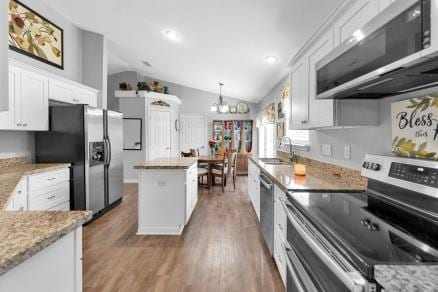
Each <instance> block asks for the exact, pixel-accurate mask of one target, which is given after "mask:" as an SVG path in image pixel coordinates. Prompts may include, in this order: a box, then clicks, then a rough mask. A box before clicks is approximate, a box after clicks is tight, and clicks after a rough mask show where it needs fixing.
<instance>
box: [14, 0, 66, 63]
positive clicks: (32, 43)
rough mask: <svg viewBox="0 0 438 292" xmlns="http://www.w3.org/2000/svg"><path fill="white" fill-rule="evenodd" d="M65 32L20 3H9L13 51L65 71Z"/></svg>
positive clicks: (15, 0) (15, 1)
mask: <svg viewBox="0 0 438 292" xmlns="http://www.w3.org/2000/svg"><path fill="white" fill-rule="evenodd" d="M63 41H64V40H63V30H62V29H61V28H59V27H58V26H57V25H55V24H53V23H52V22H50V21H49V20H47V19H46V18H44V17H43V16H41V15H40V14H38V13H37V12H35V11H33V10H32V9H31V8H29V7H27V6H26V5H24V4H22V3H20V2H19V1H17V0H10V1H9V48H10V49H11V50H14V51H16V52H19V53H21V54H24V55H26V56H29V57H32V58H35V59H37V60H40V61H42V62H44V63H47V64H50V65H52V66H55V67H58V68H60V69H64V52H63Z"/></svg>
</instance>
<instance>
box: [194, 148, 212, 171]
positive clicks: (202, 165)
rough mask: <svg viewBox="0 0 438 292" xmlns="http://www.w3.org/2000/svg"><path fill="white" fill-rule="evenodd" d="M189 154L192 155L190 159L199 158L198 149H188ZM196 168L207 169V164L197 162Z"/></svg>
mask: <svg viewBox="0 0 438 292" xmlns="http://www.w3.org/2000/svg"><path fill="white" fill-rule="evenodd" d="M190 153H191V154H192V157H199V148H196V149H190ZM198 167H199V168H205V169H208V163H199V162H198Z"/></svg>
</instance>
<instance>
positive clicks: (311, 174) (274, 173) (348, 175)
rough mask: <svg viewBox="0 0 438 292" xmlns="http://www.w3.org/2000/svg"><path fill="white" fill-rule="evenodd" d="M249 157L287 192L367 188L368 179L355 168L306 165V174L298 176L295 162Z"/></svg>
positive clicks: (348, 190)
mask: <svg viewBox="0 0 438 292" xmlns="http://www.w3.org/2000/svg"><path fill="white" fill-rule="evenodd" d="M248 158H249V159H250V160H251V161H253V162H254V163H255V164H256V165H257V166H258V167H259V168H260V169H261V170H262V171H263V172H264V173H265V174H267V175H268V177H270V178H271V179H272V180H273V181H274V183H276V185H277V186H278V187H280V189H282V190H283V191H285V192H287V191H294V192H360V191H364V190H366V188H367V180H366V179H365V178H363V177H361V176H360V174H359V173H358V172H357V171H354V170H351V171H348V170H343V171H339V168H338V167H335V166H333V169H332V170H331V169H327V168H324V169H320V168H317V167H315V166H312V165H306V175H305V176H296V175H294V166H293V164H290V165H287V164H286V165H284V164H283V165H278V164H267V163H264V162H263V161H261V160H259V158H258V157H257V156H248ZM354 172H356V173H357V174H354ZM352 173H353V174H352Z"/></svg>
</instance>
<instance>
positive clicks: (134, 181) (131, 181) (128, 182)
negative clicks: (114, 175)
mask: <svg viewBox="0 0 438 292" xmlns="http://www.w3.org/2000/svg"><path fill="white" fill-rule="evenodd" d="M123 182H124V183H125V184H138V179H125V180H123Z"/></svg>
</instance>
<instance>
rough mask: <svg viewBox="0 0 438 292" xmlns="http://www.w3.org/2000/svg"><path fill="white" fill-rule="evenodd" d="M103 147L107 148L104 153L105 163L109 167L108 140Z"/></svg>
mask: <svg viewBox="0 0 438 292" xmlns="http://www.w3.org/2000/svg"><path fill="white" fill-rule="evenodd" d="M103 145H104V147H105V149H104V153H105V158H104V163H105V165H108V156H109V155H108V153H109V146H108V139H106V138H104V140H103Z"/></svg>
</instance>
